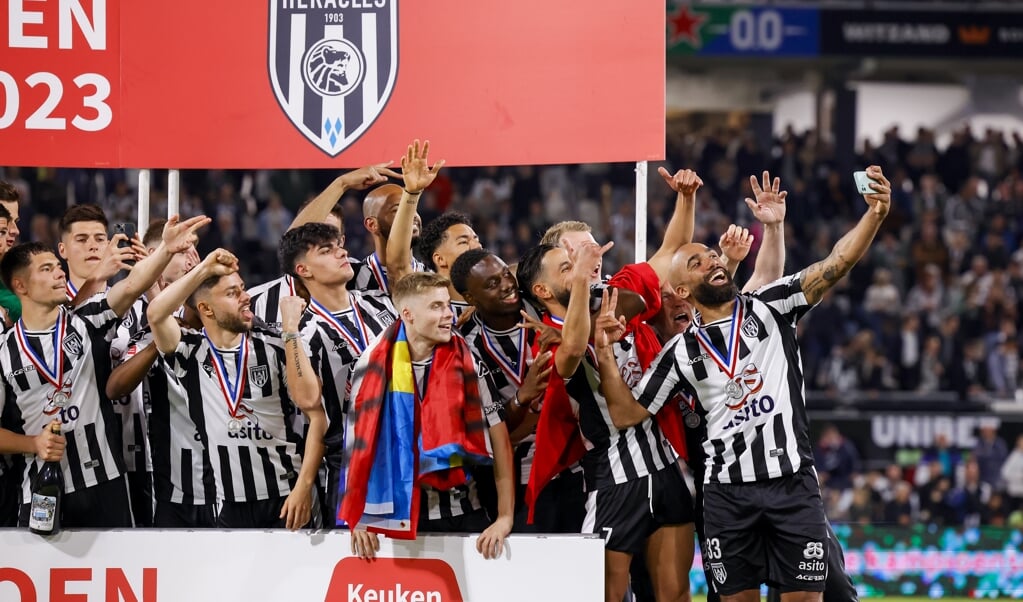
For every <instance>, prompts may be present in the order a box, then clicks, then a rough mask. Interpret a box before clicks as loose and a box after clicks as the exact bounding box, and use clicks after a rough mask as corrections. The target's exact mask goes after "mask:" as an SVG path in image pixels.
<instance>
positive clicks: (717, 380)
mask: <svg viewBox="0 0 1023 602" xmlns="http://www.w3.org/2000/svg"><path fill="white" fill-rule="evenodd" d="M867 174H868V175H869V176H870V178H872V179H873V180H874V182H872V184H871V187H872V189H873V190H874V192H873V193H870V194H867V195H865V196H864V198H865V200H866V202H867V205H868V210H867V211H866V213H865V214H864V215H863V217H862V218H861V219H860V221H859V222H858V223H857V224H856V226H855V227H854V228H853V229H852V230H851V231H849V232H848V233H847V234H846V235H845V236H843V237H842V238H841V239H840V240H839V241H838V242H837V243H836V244H835V247H834V248H833V249H832V252H831V254H830V255H829V256H828V257H827V258H825V259H824V260H823V261H820V262H818V263H815V264H813V265H811V266H809V267H808V268H806V269H805V270H803V271H801V272H799V273H797V274H794V275H792V276H786V277H784V278H781V279H779V280H777V281H775V282H773V283H770V284H768V285H766V286H763V287H761V288H760V289H758V290H757V291H756V292H754V293H751V294H739V293H738V290H737V288H736V286H735V283H734V282H733V281H732V279H731V276H730V275H729V274H728V272H727V271H726V270H725V269H724V268H723V266H722V265H721V261H720V259H719V258H718V256H717V254H716V253H715V252H713V251H711V250H709V249H707V248H706V247H705V246H703V245H700V244H696V243H694V244H690V245H686V246H685V247H683V248H682V249H681V250H680V252H679V254H678V255H677V256H676V258H675V260H674V261H673V265H672V272H673V275H672V278H673V284H675V285H676V291H677V292H678V293H679V295H681V296H682V297H683V298H686V299H690V300H691V302H692V304H693V306H694V307H695V308H696V309H697V310H698V311H699V314H698V319H697V320H696V321H695V323H694V327H693V328H692V329H690V330H688V331H686V332H685V333H683V334H682V335H681V336H679V337H676V338H675V339H673V340H672V341H671V342H670V343H669V344H668V345H667V346H666V347H665V350H664V352H663V353H662V354H661V356H659V358H658V359H657V360H656V361H655V362H654V364H653V365H652V366H651V368H650V370H649V371H647V373H646V374H645V375H644V377H643V379H642V381H641V382H640V383H639V385H638V386H636V387H635V388H634V390H633V391H630V389H629V386H628V385H627V384H626V382H625V381H624V380H623V379H622V378H621V375H620V374H618V373H617V371H616V370H612V369H609V368H608V367H606V366H605V367H603V368H602V369H601V370H600V372H601V379H602V383H603V385H604V392H605V395H606V396H607V399H608V401H609V406H608V408H609V411H610V413H611V417H612V420H613V421H614V423H615V424H616V425H618V426H620V427H623V428H625V427H628V426H630V425H631V424H636V423H639V422H642V421H644V420H646V419H648V418H649V417H650V415H651V414H653V413H656V412H657V411H658V410H659V409H660V408H661V407H662V406H664V404H666V403H667V402H668V401H669V400H671V399H672V398H674V397H675V395H677V394H682V395H685V396H688V397H689V398H691V399H694V400H695V404H694V407H693V408H692V409H693V410H694V413H693V414H692V415H693V416H696V417H697V418H698V419H699V420H701V421H702V422H705V423H706V428H707V437H706V440H705V441H704V445H703V447H704V451H705V453H706V462H705V472H704V503H703V509H704V529H705V533H704V537H705V539H706V546H705V548H704V556H705V561H706V562H708V563H709V564H710V567H711V572H712V574H713V576H714V580H715V582H716V584H717V586H718V591H719V592H720V593H721V597H722V600H725V601H726V602H732V601H742V600H756V599H759V595H760V594H759V586H760V584H761V582H763V581H764V580H765V578H767V577H768V576H769V578H770V579H771V580H772V581H773V582H774V583H775V584H777V586H778V587H779V589H780V590H781V592H782V593H783V594H793V593H797V594H799V595H801V596H802V597H803V598H805V599H817V600H819V599H821V595H820V592H822V591H823V590H824V586H825V578H826V573H827V566H828V561H829V558H828V556H829V546H828V544H827V542H826V539H827V538H828V529H827V524H826V519H825V517H824V511H823V505H822V503H821V497H820V487H819V484H818V482H817V478H816V473H815V472H814V470H813V456H812V450H811V447H810V439H809V427H808V424H807V418H806V409H805V406H804V403H803V382H802V367H801V360H800V356H799V348H798V345H797V343H796V337H795V328H796V323H797V322H798V320H799V319H800V318H801V317H802V316H803V315H805V314H806V312H807V311H808V310H809V309H810V308H811V307H812V306H813V305H815V304H816V303H817V302H819V301H820V299H821V297H822V296H823V295H824V293H826V292H827V291H828V290H829V289H830V288H831V287H832V286H834V284H835V283H836V282H838V280H839V279H840V278H842V277H843V276H844V275H845V274H847V273H848V272H849V270H851V269H852V267H853V266H854V265H855V264H856V262H857V261H858V260H859V259H860V258H861V257H862V256H863V254H864V253H866V251H867V249H868V248H869V246H870V243H871V241H872V240H873V238H874V236H875V235H876V234H877V231H878V229H879V228H880V226H881V223H882V221H883V220H884V218H885V216H886V215H887V214H888V210H889V208H890V205H891V188H890V184H889V182H888V180H887V179H886V178H885V177H884V174H883V173H882V172H881V169H880V168H879V167H876V166H871V167H869V168H868V169H867ZM611 338H613V337H608V336H606V335H603V334H602V335H601V336H599V337H598V358H600V359H601V360H609V359H610V358H613V346H611V345H609V344H608V341H609V340H611ZM633 395H635V397H633ZM637 400H638V403H637Z"/></svg>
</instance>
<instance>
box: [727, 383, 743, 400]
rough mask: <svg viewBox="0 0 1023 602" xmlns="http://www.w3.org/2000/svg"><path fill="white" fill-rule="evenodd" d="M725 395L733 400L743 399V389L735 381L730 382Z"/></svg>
mask: <svg viewBox="0 0 1023 602" xmlns="http://www.w3.org/2000/svg"><path fill="white" fill-rule="evenodd" d="M725 395H727V396H729V397H731V398H732V399H742V387H740V386H739V383H737V382H735V381H734V380H730V381H728V384H727V385H725Z"/></svg>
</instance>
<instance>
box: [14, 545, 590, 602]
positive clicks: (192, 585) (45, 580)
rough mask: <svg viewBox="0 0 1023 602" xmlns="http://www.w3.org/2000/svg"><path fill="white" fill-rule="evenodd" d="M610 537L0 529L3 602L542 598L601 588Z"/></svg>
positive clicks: (577, 596)
mask: <svg viewBox="0 0 1023 602" xmlns="http://www.w3.org/2000/svg"><path fill="white" fill-rule="evenodd" d="M603 592H604V546H603V541H602V540H601V539H599V538H595V537H587V536H550V537H527V536H512V537H509V538H508V539H507V540H506V542H505V551H504V554H503V555H502V557H501V558H499V559H495V560H484V559H483V557H482V556H480V554H479V553H478V552H477V551H476V536H468V537H458V536H422V537H420V538H419V539H418V540H416V541H396V540H390V539H386V538H381V542H380V553H379V558H378V559H377V560H375V561H371V562H370V561H365V560H361V559H359V558H356V557H353V556H352V555H351V543H350V538H349V536H348V534H347V532H328V533H290V532H286V531H153V530H134V531H65V532H63V533H61V534H60V535H58V536H56V537H54V538H42V537H40V536H38V535H34V534H32V533H30V532H29V531H27V530H0V601H2V602H58V601H59V602H204V601H208V602H234V601H238V602H264V601H266V602H269V601H281V602H284V601H287V602H293V601H300V602H455V601H458V600H462V601H466V602H470V601H471V602H504V601H508V602H512V601H514V602H522V601H527V602H540V601H543V600H559V601H560V600H601V599H603V595H604V594H603Z"/></svg>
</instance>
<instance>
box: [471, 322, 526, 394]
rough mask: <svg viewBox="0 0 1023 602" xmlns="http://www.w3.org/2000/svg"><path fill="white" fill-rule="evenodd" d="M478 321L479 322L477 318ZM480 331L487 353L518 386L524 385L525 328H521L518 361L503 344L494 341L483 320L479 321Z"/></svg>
mask: <svg viewBox="0 0 1023 602" xmlns="http://www.w3.org/2000/svg"><path fill="white" fill-rule="evenodd" d="M477 322H479V321H478V320H477ZM479 325H480V332H482V333H483V349H484V350H486V352H487V355H489V356H490V357H492V358H493V359H494V361H495V362H497V365H498V366H501V370H503V371H504V373H505V374H507V375H508V378H510V379H511V381H512V382H513V383H515V386H516V387H521V386H522V381H523V380H525V378H526V331H525V329H523V328H520V329H519V342H518V350H519V357H518V360H517V361H514V362H513V361H512V360H511V358H509V357H508V356H507V355H505V354H504V351H503V350H502V349H501V346H500V345H498V344H497V343H496V342H494V340H493V339H491V338H490V334H489V333H487V328H486V327H485V326H483V323H482V322H479Z"/></svg>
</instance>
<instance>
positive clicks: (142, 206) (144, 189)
mask: <svg viewBox="0 0 1023 602" xmlns="http://www.w3.org/2000/svg"><path fill="white" fill-rule="evenodd" d="M150 176H151V174H150V172H149V170H148V169H140V170H139V208H138V228H137V229H138V233H139V238H145V236H146V229H147V228H149V180H150Z"/></svg>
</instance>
